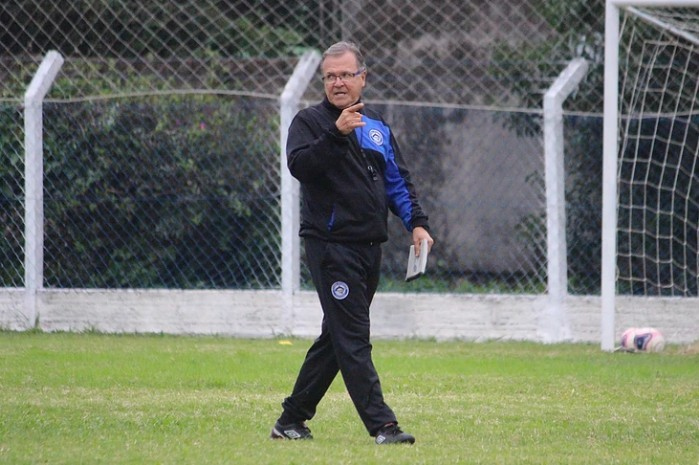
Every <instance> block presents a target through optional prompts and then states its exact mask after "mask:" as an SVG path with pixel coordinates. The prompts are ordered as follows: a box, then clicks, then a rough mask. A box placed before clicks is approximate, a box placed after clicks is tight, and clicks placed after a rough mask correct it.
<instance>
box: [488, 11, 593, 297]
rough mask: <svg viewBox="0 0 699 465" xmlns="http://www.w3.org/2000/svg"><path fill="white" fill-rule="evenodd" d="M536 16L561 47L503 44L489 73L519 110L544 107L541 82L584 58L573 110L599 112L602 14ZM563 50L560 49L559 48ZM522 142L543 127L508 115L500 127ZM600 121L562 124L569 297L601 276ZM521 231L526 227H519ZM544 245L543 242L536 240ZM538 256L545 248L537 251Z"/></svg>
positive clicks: (545, 13) (587, 289)
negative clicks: (513, 98)
mask: <svg viewBox="0 0 699 465" xmlns="http://www.w3.org/2000/svg"><path fill="white" fill-rule="evenodd" d="M537 11H540V12H541V13H542V16H543V17H544V18H545V19H546V20H547V22H548V25H549V27H551V29H552V30H554V31H556V32H557V33H558V34H562V35H563V36H564V38H567V39H564V40H560V41H538V42H537V41H534V42H532V43H531V44H527V46H521V45H519V46H518V47H513V46H511V45H509V44H506V43H504V44H502V45H501V46H500V47H498V48H497V49H496V51H495V53H494V64H493V67H492V69H493V72H494V73H496V74H497V75H498V76H499V77H500V78H501V79H505V80H507V82H509V83H510V87H511V89H512V90H513V92H514V94H515V95H517V96H518V98H519V99H520V101H521V104H522V105H523V106H527V107H538V108H542V107H543V90H542V89H541V88H540V83H541V82H542V81H544V80H545V79H544V78H550V77H551V76H556V75H558V74H559V73H560V72H561V71H562V70H563V68H564V67H565V66H566V65H567V63H568V62H569V61H570V60H572V59H573V58H579V57H581V58H585V59H586V60H587V61H588V64H589V71H588V74H587V76H586V77H585V80H586V81H587V82H588V85H585V86H582V87H581V88H583V89H587V90H588V91H590V92H589V93H588V94H581V93H576V94H574V95H573V97H572V98H574V99H575V101H576V108H577V109H582V110H587V111H596V110H598V109H599V108H600V103H601V102H600V101H599V97H600V95H599V93H598V90H599V89H601V88H602V78H603V76H602V66H601V65H602V57H603V45H604V44H603V38H602V36H601V34H600V33H599V32H596V31H602V30H604V27H603V21H604V18H603V17H600V16H599V15H598V14H595V12H599V11H604V5H603V2H602V1H601V0H594V2H589V1H586V0H575V1H572V2H570V1H550V0H546V1H541V2H540V5H539V6H538V7H537ZM569 17H576V18H588V21H580V22H578V23H575V24H578V25H580V29H575V28H571V27H570V24H571V23H570V22H569V21H566V18H569ZM561 44H564V46H561ZM505 124H507V125H508V126H509V127H511V128H513V129H514V130H516V131H517V133H519V134H521V135H523V136H533V135H536V136H539V137H541V136H542V131H543V121H542V120H541V118H531V117H530V116H529V115H526V114H518V113H511V114H509V115H508V116H507V120H506V121H505ZM601 134H602V118H601V117H595V116H589V117H567V118H566V122H565V141H566V142H565V148H564V149H565V154H566V159H565V171H566V176H567V177H566V217H567V220H568V224H567V225H566V235H567V241H568V264H569V270H568V275H569V291H570V292H573V293H580V294H592V293H596V292H599V288H600V272H601V271H600V270H601V252H600V250H601V223H602V222H601V214H602V174H601V167H602V146H601V140H602V137H601ZM522 227H523V228H526V226H524V225H523V226H522ZM541 240H544V238H541ZM540 248H541V249H542V250H543V249H545V246H544V245H542V246H541V247H540Z"/></svg>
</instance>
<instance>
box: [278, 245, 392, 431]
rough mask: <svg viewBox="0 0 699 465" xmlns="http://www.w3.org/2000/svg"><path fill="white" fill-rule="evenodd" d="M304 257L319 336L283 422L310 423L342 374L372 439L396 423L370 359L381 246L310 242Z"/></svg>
mask: <svg viewBox="0 0 699 465" xmlns="http://www.w3.org/2000/svg"><path fill="white" fill-rule="evenodd" d="M305 247H306V258H307V262H308V267H309V269H310V271H311V277H312V279H313V283H314V285H315V287H316V290H317V291H318V296H319V297H320V303H321V306H322V307H323V323H322V327H321V334H320V336H319V337H318V338H317V339H316V340H315V341H314V342H313V345H312V346H311V348H310V349H309V350H308V353H307V354H306V359H305V360H304V362H303V365H302V366H301V371H300V372H299V375H298V378H297V379H296V384H295V385H294V390H293V392H292V394H291V396H289V397H287V398H286V399H285V400H284V402H283V403H282V406H283V407H284V413H283V414H282V416H281V417H280V422H282V423H290V422H296V421H305V420H308V419H311V418H312V417H313V416H314V415H315V412H316V407H317V405H318V403H319V402H320V400H321V399H322V398H323V396H324V395H325V393H326V391H327V390H328V388H329V387H330V384H331V383H332V382H333V380H334V379H335V376H336V375H337V372H338V370H339V371H340V372H341V373H342V378H343V380H344V382H345V386H346V387H347V391H348V392H349V395H350V397H351V399H352V402H353V403H354V406H355V408H356V409H357V412H358V413H359V416H360V417H361V419H362V421H363V422H364V425H365V427H366V429H367V431H368V432H369V434H371V435H375V434H376V432H377V430H378V429H379V428H380V427H381V426H383V425H385V424H386V423H390V422H394V421H396V417H395V415H394V413H393V411H392V410H391V409H390V407H389V406H388V405H386V403H385V402H384V399H383V393H382V392H381V383H380V382H379V376H378V374H377V373H376V368H374V363H373V362H372V359H371V348H372V347H371V342H370V340H369V330H370V322H369V305H370V304H371V300H372V298H373V297H374V293H375V292H376V287H377V285H378V282H379V268H380V265H381V246H380V244H377V243H376V244H338V243H332V242H324V241H321V240H318V239H313V238H306V240H305Z"/></svg>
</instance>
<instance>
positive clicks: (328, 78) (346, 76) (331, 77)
mask: <svg viewBox="0 0 699 465" xmlns="http://www.w3.org/2000/svg"><path fill="white" fill-rule="evenodd" d="M364 71H365V69H364V68H359V69H358V70H357V72H355V73H342V74H337V75H336V74H326V75H325V76H321V77H320V80H321V81H323V82H324V83H325V84H335V81H337V80H338V79H339V80H340V82H347V81H349V80H350V79H352V78H356V77H357V76H359V75H360V74H362V73H363V72H364Z"/></svg>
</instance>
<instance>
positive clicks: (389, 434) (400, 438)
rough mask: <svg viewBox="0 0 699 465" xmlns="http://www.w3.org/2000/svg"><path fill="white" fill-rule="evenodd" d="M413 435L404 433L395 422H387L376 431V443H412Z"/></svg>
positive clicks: (413, 440) (413, 441)
mask: <svg viewBox="0 0 699 465" xmlns="http://www.w3.org/2000/svg"><path fill="white" fill-rule="evenodd" d="M413 443H415V437H414V436H413V435H412V434H408V433H404V432H403V431H402V430H401V429H400V428H399V427H398V424H397V423H389V424H387V425H384V426H383V427H381V429H380V430H379V432H378V433H376V444H413Z"/></svg>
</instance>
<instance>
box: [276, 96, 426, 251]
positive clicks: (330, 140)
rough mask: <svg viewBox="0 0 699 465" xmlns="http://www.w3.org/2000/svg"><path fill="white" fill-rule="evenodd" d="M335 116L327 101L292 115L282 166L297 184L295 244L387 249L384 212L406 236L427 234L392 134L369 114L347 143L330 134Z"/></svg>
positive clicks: (333, 132)
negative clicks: (417, 230) (301, 240)
mask: <svg viewBox="0 0 699 465" xmlns="http://www.w3.org/2000/svg"><path fill="white" fill-rule="evenodd" d="M340 113H341V110H340V109H338V108H336V107H335V106H333V105H332V104H331V103H330V102H329V101H328V99H327V98H325V99H324V100H323V101H322V102H321V103H319V104H317V105H313V106H311V107H308V108H305V109H303V110H301V111H299V112H298V113H297V115H296V116H295V117H294V120H293V121H292V123H291V126H290V128H289V136H288V139H287V164H288V167H289V170H290V172H291V174H292V175H293V176H294V177H295V178H296V179H298V180H299V181H300V182H301V194H302V207H301V229H300V235H301V236H309V237H315V238H318V239H322V240H325V241H330V242H385V241H386V240H387V239H388V231H387V220H388V210H389V209H390V210H391V211H392V212H393V213H395V214H396V215H397V216H398V217H399V218H400V219H401V220H402V222H403V224H404V225H405V227H406V229H407V230H408V231H412V230H413V228H414V227H416V226H422V227H424V228H426V229H429V226H428V218H427V215H426V214H425V213H424V212H423V210H422V208H421V207H420V204H419V203H418V200H417V196H416V193H415V188H414V186H413V184H412V182H411V180H410V174H409V172H408V170H407V168H406V167H405V164H404V161H403V159H402V157H401V154H400V150H399V148H398V144H397V143H396V140H395V138H394V137H393V133H392V132H391V128H390V127H389V126H388V124H386V122H385V121H384V120H383V118H382V117H381V116H380V115H379V114H378V113H376V112H374V111H372V110H371V109H370V108H368V107H366V106H365V107H364V108H363V109H362V112H361V113H362V115H363V117H362V121H364V122H366V125H365V126H363V127H360V128H357V129H355V130H354V132H352V133H351V134H350V135H348V136H345V135H343V134H342V133H340V132H339V131H338V129H337V127H336V126H335V122H336V121H337V118H338V117H339V116H340Z"/></svg>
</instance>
